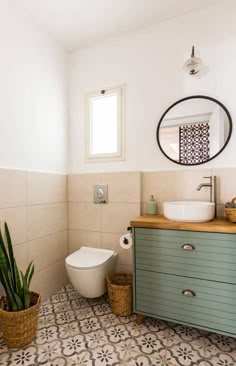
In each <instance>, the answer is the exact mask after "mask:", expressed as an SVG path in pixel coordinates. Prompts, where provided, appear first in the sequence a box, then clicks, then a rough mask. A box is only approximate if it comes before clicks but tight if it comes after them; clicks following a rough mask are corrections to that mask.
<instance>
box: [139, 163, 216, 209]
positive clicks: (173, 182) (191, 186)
mask: <svg viewBox="0 0 236 366" xmlns="http://www.w3.org/2000/svg"><path fill="white" fill-rule="evenodd" d="M210 175H211V169H197V170H195V169H191V170H178V171H162V172H144V173H143V194H142V202H148V201H149V199H150V195H151V194H153V195H154V196H155V199H156V200H157V202H158V203H163V202H165V201H176V200H194V201H208V200H209V197H210V190H209V188H205V187H204V188H202V189H201V191H197V190H196V188H197V186H198V185H199V184H200V183H203V182H209V180H207V179H203V177H205V176H210Z"/></svg>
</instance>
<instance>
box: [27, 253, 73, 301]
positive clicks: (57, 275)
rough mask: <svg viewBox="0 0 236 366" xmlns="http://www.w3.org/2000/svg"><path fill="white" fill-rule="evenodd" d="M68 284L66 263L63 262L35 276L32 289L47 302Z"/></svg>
mask: <svg viewBox="0 0 236 366" xmlns="http://www.w3.org/2000/svg"><path fill="white" fill-rule="evenodd" d="M67 282H68V277H67V273H66V267H65V261H64V260H61V261H59V262H57V263H55V264H53V265H51V266H49V267H47V268H44V269H43V270H41V271H39V272H37V273H35V274H34V276H33V279H32V283H31V286H30V289H31V290H32V291H36V292H38V293H40V294H41V297H42V300H45V299H46V298H48V297H49V296H50V295H52V294H53V293H56V292H57V291H58V290H59V289H61V288H62V287H63V286H64V285H65V284H66V283H67Z"/></svg>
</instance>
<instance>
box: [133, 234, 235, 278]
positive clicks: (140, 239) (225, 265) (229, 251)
mask: <svg viewBox="0 0 236 366" xmlns="http://www.w3.org/2000/svg"><path fill="white" fill-rule="evenodd" d="M135 265H136V268H137V269H141V270H151V271H153V272H163V273H169V274H175V275H179V276H187V277H194V278H202V279H205V278H207V279H209V280H212V281H221V282H228V283H233V284H234V283H236V235H234V234H219V233H203V232H191V231H177V230H163V229H139V228H138V229H135Z"/></svg>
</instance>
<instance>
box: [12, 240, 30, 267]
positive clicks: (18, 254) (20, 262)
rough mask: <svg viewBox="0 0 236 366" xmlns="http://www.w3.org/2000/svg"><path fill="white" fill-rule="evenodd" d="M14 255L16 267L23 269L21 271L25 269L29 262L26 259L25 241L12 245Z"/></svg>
mask: <svg viewBox="0 0 236 366" xmlns="http://www.w3.org/2000/svg"><path fill="white" fill-rule="evenodd" d="M14 255H15V259H16V263H17V266H18V269H19V270H21V271H23V273H24V272H25V271H26V269H27V266H28V264H29V262H30V261H29V259H28V248H27V243H23V244H19V245H16V246H15V247H14Z"/></svg>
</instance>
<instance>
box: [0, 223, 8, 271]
mask: <svg viewBox="0 0 236 366" xmlns="http://www.w3.org/2000/svg"><path fill="white" fill-rule="evenodd" d="M0 251H2V253H3V255H4V257H5V261H6V264H7V267H8V268H9V267H10V261H9V258H8V254H7V251H6V247H5V244H4V240H3V237H2V232H1V229H0Z"/></svg>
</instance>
